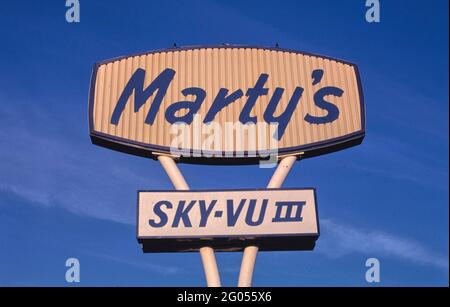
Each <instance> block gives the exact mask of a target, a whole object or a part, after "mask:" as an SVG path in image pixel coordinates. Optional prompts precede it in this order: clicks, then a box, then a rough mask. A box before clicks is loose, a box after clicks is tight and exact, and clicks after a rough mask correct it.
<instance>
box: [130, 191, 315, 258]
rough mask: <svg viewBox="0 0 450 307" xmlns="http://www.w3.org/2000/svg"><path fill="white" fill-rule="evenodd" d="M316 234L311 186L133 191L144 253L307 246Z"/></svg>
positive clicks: (281, 249) (308, 246) (313, 195)
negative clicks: (135, 194)
mask: <svg viewBox="0 0 450 307" xmlns="http://www.w3.org/2000/svg"><path fill="white" fill-rule="evenodd" d="M319 234H320V232H319V223H318V218H317V208H316V195H315V190H314V189H312V188H305V189H259V190H220V191H215V190H214V191H213V190H205V191H139V192H138V219H137V239H138V242H139V243H141V244H142V248H143V251H144V252H148V253H151V252H153V253H155V252H193V251H198V249H199V248H201V247H204V246H210V247H213V248H214V249H215V250H216V251H240V250H242V249H243V248H245V247H246V246H249V245H254V246H258V247H259V250H261V251H283V250H312V249H313V248H314V246H315V242H316V240H317V239H318V237H319Z"/></svg>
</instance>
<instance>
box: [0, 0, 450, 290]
mask: <svg viewBox="0 0 450 307" xmlns="http://www.w3.org/2000/svg"><path fill="white" fill-rule="evenodd" d="M64 3H65V1H8V2H6V3H3V4H2V6H1V9H0V38H1V40H0V41H1V48H0V67H1V73H0V103H1V108H0V119H1V120H0V158H1V159H0V285H6V286H10V285H58V286H59V285H60V286H64V285H68V284H67V283H66V282H65V278H64V276H65V271H66V267H65V266H64V264H65V261H66V259H67V258H69V257H76V258H78V259H79V260H80V263H81V283H80V284H81V285H86V286H90V285H114V286H121V285H127V286H129V285H139V286H146V285H148V286H177V285H180V286H188V285H192V286H203V285H204V284H205V281H204V276H203V272H202V269H201V262H200V257H199V255H198V254H196V253H194V254H143V253H142V252H141V250H140V247H139V245H138V243H137V241H136V238H135V224H134V223H135V214H136V212H135V210H136V190H138V189H171V188H172V186H171V184H170V181H169V180H168V178H167V177H166V175H165V174H164V172H163V170H162V168H161V167H160V165H158V163H157V162H155V161H152V160H148V159H144V158H139V157H134V156H131V155H124V154H120V153H117V152H114V151H110V150H107V149H104V148H100V147H96V146H94V145H92V144H91V143H90V139H89V136H88V129H87V114H86V113H87V96H88V87H89V79H90V74H91V69H92V65H93V63H94V62H96V61H99V60H103V59H108V58H112V57H116V56H120V55H126V54H130V53H135V52H140V51H147V50H153V49H161V48H166V47H170V46H171V45H172V44H173V43H174V42H176V43H177V44H178V45H201V44H219V43H223V42H226V43H235V44H250V45H267V46H274V45H275V43H276V42H278V43H279V44H280V46H281V47H285V48H291V49H297V50H303V51H308V52H312V53H319V54H326V55H330V56H333V57H337V58H342V59H346V60H349V61H351V62H355V63H357V64H358V66H359V68H360V72H361V77H362V82H363V88H364V93H365V100H366V112H367V136H366V139H365V141H364V143H363V144H362V145H361V146H358V147H355V148H352V149H348V150H345V151H341V152H338V153H334V154H331V155H327V156H322V157H317V158H314V159H308V160H304V161H300V162H298V163H297V164H296V165H295V167H294V168H293V171H292V172H291V174H290V176H289V177H288V179H287V180H286V182H285V187H304V186H314V187H317V193H318V197H317V198H318V206H319V214H320V225H321V230H322V235H321V237H320V239H319V240H318V242H317V246H316V249H315V251H313V252H270V253H260V254H259V255H258V260H257V266H256V271H255V274H254V285H256V286H271V285H274V286H283V285H284V286H330V285H341V286H350V285H352V286H372V285H369V284H367V283H366V282H365V278H364V276H365V270H366V268H365V266H364V264H365V261H366V259H367V258H369V257H376V258H378V259H379V260H380V262H381V283H380V285H383V286H408V285H425V286H430V285H441V286H443V285H448V277H449V275H448V272H449V268H448V255H449V249H448V242H449V237H448V234H449V223H448V214H449V212H448V205H449V198H448V195H449V193H448V181H449V176H448V170H449V165H448V155H449V145H448V144H449V142H448V141H449V138H448V116H449V109H448V107H449V96H448V82H449V80H448V65H449V63H448V1H447V0H433V1H406V0H398V1H381V5H382V7H381V23H378V24H369V23H367V22H366V21H365V18H364V15H365V6H364V3H365V1H363V0H345V1H123V0H120V1H119V0H118V1H106V0H98V1H83V0H81V1H80V3H81V22H80V23H78V24H68V23H67V22H66V21H65V10H66V8H65V6H64ZM181 168H182V170H183V173H184V174H185V176H186V178H187V180H188V182H189V183H190V185H191V187H192V188H197V189H213V188H244V187H245V188H257V187H264V186H265V185H266V184H267V182H268V180H269V178H270V176H271V172H272V171H273V170H271V169H259V168H258V167H257V166H234V167H211V166H198V165H197V166H195V165H181ZM212 174H215V176H212ZM217 259H218V263H219V267H220V271H221V275H222V280H223V283H224V284H225V285H228V286H233V285H235V284H236V282H237V276H238V269H239V265H240V260H241V254H240V253H220V254H218V255H217Z"/></svg>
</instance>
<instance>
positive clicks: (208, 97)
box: [89, 46, 365, 163]
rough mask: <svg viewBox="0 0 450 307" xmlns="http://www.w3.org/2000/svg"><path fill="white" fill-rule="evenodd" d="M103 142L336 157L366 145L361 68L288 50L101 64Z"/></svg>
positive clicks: (240, 158)
mask: <svg viewBox="0 0 450 307" xmlns="http://www.w3.org/2000/svg"><path fill="white" fill-rule="evenodd" d="M89 126H90V135H91V138H92V141H93V142H94V143H95V144H98V145H101V146H106V147H109V148H113V149H116V150H120V151H124V152H128V153H132V154H136V155H141V156H148V157H152V158H154V157H155V156H156V155H157V154H160V153H165V154H168V153H169V154H175V155H178V156H181V161H187V162H199V163H202V162H205V159H203V158H211V159H210V160H208V161H221V160H226V161H227V162H230V163H244V161H245V163H247V162H248V161H257V160H258V159H260V158H261V157H264V156H267V155H270V154H274V155H285V154H302V155H303V156H304V157H308V156H313V155H318V154H323V153H328V152H331V151H336V150H339V149H342V148H346V147H349V146H353V145H357V144H359V143H361V141H362V139H363V137H364V133H365V123H364V104H363V96H362V91H361V83H360V79H359V74H358V69H357V67H356V65H354V64H352V63H349V62H345V61H341V60H336V59H332V58H329V57H325V56H318V55H313V54H308V53H303V52H297V51H292V50H283V49H280V48H259V47H245V46H215V47H192V48H173V49H168V50H161V51H152V52H147V53H142V54H137V55H131V56H125V57H120V58H116V59H112V60H108V61H104V62H101V63H98V64H96V65H95V67H94V71H93V74H92V80H91V89H90V99H89Z"/></svg>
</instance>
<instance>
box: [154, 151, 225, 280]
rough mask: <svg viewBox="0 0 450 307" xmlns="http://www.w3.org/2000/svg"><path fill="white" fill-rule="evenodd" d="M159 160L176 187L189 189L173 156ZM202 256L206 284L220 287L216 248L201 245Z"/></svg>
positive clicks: (163, 156)
mask: <svg viewBox="0 0 450 307" xmlns="http://www.w3.org/2000/svg"><path fill="white" fill-rule="evenodd" d="M158 161H159V162H160V163H161V165H162V167H163V168H164V170H165V171H166V173H167V175H168V176H169V178H170V181H172V184H173V186H174V187H175V189H177V190H189V185H188V184H187V182H186V180H185V179H184V177H183V174H181V172H180V169H179V168H178V166H177V164H176V163H175V161H174V159H173V158H172V157H170V156H165V155H159V156H158ZM200 256H201V258H202V263H203V270H204V271H205V277H206V284H207V285H208V287H220V286H221V285H220V276H219V270H218V268H217V263H216V257H215V256H214V250H213V249H212V248H211V247H209V246H205V247H201V248H200Z"/></svg>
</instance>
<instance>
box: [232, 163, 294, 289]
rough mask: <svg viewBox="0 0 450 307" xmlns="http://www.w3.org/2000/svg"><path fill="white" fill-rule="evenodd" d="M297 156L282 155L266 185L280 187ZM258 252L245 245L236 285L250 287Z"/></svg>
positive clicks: (255, 248) (274, 187) (256, 247)
mask: <svg viewBox="0 0 450 307" xmlns="http://www.w3.org/2000/svg"><path fill="white" fill-rule="evenodd" d="M296 160H297V156H287V157H283V158H282V159H281V161H280V163H279V164H278V166H277V169H276V170H275V172H274V173H273V175H272V178H271V179H270V181H269V184H268V185H267V188H268V189H277V188H281V186H282V185H283V182H284V180H285V179H286V177H287V175H288V174H289V171H290V170H291V168H292V166H293V165H294V162H295V161H296ZM257 254H258V246H247V247H246V248H244V255H243V256H242V263H241V271H240V272H239V282H238V287H251V286H252V278H253V270H254V268H255V262H256V255H257Z"/></svg>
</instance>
